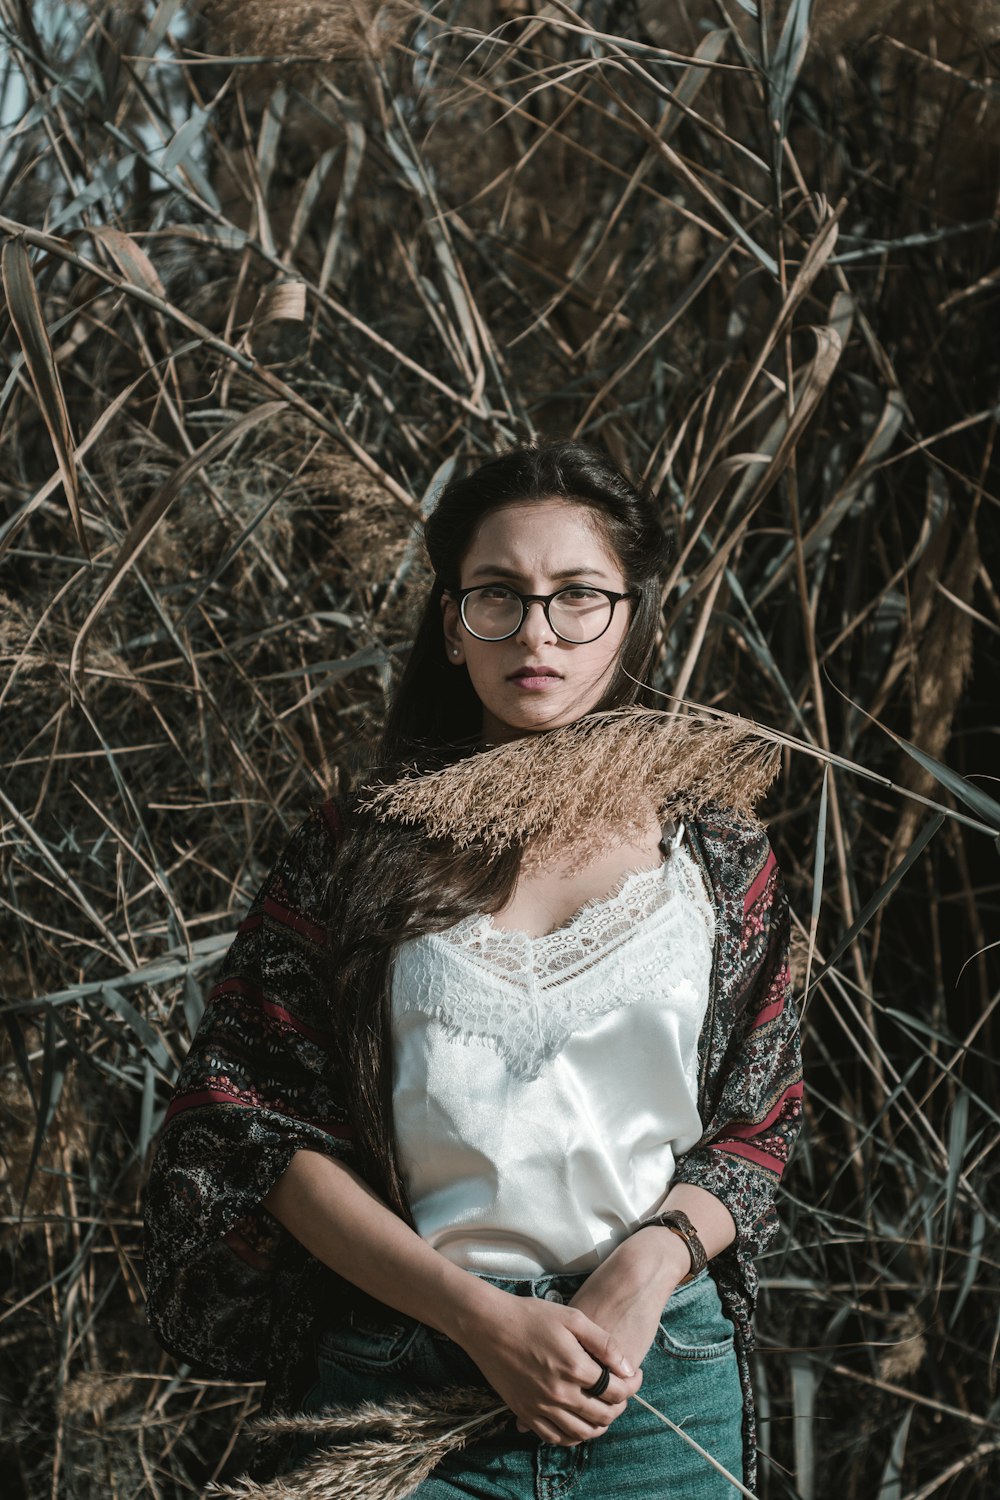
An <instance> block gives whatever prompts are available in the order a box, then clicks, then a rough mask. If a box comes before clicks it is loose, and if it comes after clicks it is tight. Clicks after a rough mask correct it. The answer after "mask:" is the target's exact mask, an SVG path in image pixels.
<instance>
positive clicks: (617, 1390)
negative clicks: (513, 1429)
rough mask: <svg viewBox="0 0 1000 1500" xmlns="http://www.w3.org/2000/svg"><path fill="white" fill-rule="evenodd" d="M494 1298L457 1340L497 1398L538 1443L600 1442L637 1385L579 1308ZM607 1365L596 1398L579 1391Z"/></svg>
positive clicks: (499, 1294)
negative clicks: (597, 1439) (608, 1374)
mask: <svg viewBox="0 0 1000 1500" xmlns="http://www.w3.org/2000/svg"><path fill="white" fill-rule="evenodd" d="M492 1290H493V1291H494V1292H495V1293H496V1298H495V1300H492V1299H491V1304H490V1306H489V1309H488V1310H484V1309H482V1308H480V1309H479V1312H478V1316H477V1317H476V1319H475V1321H474V1323H473V1325H472V1327H471V1329H470V1330H469V1331H466V1332H464V1333H463V1336H462V1338H461V1340H460V1342H461V1344H462V1347H463V1348H464V1349H465V1352H466V1353H467V1354H468V1355H469V1357H470V1358H471V1359H472V1360H474V1361H475V1363H476V1364H477V1365H478V1366H479V1369H480V1370H481V1371H482V1373H483V1375H484V1376H485V1377H486V1379H487V1380H488V1381H489V1383H490V1385H491V1386H492V1387H493V1389H494V1390H495V1391H496V1392H497V1394H498V1395H499V1396H500V1397H501V1398H502V1399H503V1401H505V1402H506V1404H507V1405H508V1406H509V1407H510V1409H511V1411H512V1412H513V1413H514V1414H515V1416H516V1417H517V1418H518V1421H519V1424H521V1425H523V1426H524V1427H527V1428H529V1429H530V1430H531V1431H532V1432H534V1433H536V1434H537V1436H538V1437H540V1438H541V1440H542V1442H544V1443H558V1444H560V1445H563V1446H574V1445H575V1444H577V1443H582V1442H584V1441H585V1440H586V1439H588V1438H595V1437H600V1436H601V1434H602V1433H603V1432H604V1431H605V1430H606V1429H607V1428H608V1427H609V1426H610V1424H611V1423H612V1422H613V1421H614V1420H615V1418H616V1417H619V1416H621V1414H622V1412H623V1411H624V1410H625V1406H626V1403H627V1401H628V1398H629V1397H630V1396H632V1395H634V1393H635V1392H636V1391H637V1390H638V1389H639V1386H640V1385H641V1384H642V1371H641V1370H639V1371H633V1369H632V1366H631V1365H630V1363H629V1362H628V1360H627V1359H626V1358H625V1356H624V1355H623V1354H622V1352H621V1350H620V1349H619V1348H618V1347H617V1345H616V1344H615V1342H614V1340H613V1339H612V1337H611V1336H610V1334H608V1333H606V1332H605V1331H604V1329H603V1328H601V1327H599V1325H598V1324H597V1323H594V1322H592V1321H591V1319H590V1318H588V1317H587V1316H586V1314H585V1313H582V1312H581V1311H580V1310H579V1308H575V1307H564V1306H563V1305H562V1304H561V1303H557V1302H546V1301H543V1300H542V1299H541V1298H537V1299H536V1298H533V1297H518V1296H515V1295H514V1294H513V1293H511V1292H504V1291H501V1290H500V1288H493V1289H492ZM601 1365H607V1366H608V1369H609V1370H610V1372H611V1380H610V1382H609V1384H608V1387H607V1389H606V1390H605V1392H604V1393H603V1395H601V1396H587V1395H585V1394H584V1391H585V1390H586V1388H587V1387H588V1386H592V1385H593V1384H594V1383H595V1382H596V1381H597V1380H598V1379H599V1378H600V1374H601V1368H600V1367H601Z"/></svg>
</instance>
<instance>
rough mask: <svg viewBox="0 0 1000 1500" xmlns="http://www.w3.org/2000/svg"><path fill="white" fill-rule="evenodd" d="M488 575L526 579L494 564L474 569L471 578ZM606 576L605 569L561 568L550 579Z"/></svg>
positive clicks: (486, 564)
mask: <svg viewBox="0 0 1000 1500" xmlns="http://www.w3.org/2000/svg"><path fill="white" fill-rule="evenodd" d="M487 573H488V574H489V575H490V577H491V578H514V579H519V578H524V577H525V574H524V573H518V571H517V570H516V568H498V567H494V566H493V564H492V563H484V564H483V565H482V567H479V568H474V569H473V571H472V573H471V575H470V577H472V578H480V577H482V576H483V575H484V574H487ZM606 576H607V575H606V574H605V572H604V570H603V568H560V570H559V572H558V573H550V574H549V577H550V578H583V577H590V578H604V577H606Z"/></svg>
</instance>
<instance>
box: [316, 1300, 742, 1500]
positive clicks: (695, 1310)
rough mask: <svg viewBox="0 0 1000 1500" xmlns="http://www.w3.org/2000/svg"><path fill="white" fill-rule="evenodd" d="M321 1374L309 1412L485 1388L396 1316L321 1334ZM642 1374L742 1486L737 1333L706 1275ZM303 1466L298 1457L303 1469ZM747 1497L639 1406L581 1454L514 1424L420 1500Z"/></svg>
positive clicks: (672, 1318) (430, 1332)
mask: <svg viewBox="0 0 1000 1500" xmlns="http://www.w3.org/2000/svg"><path fill="white" fill-rule="evenodd" d="M484 1279H485V1280H488V1281H490V1282H492V1283H493V1285H494V1286H499V1287H502V1288H503V1289H504V1290H505V1291H509V1292H513V1293H514V1294H515V1295H517V1296H521V1297H545V1298H548V1299H549V1300H551V1301H558V1300H561V1301H565V1302H568V1301H569V1300H570V1299H571V1297H572V1296H573V1295H574V1293H575V1292H576V1291H577V1289H578V1288H579V1286H580V1285H581V1284H582V1282H583V1281H584V1280H585V1279H586V1278H585V1276H583V1275H558V1274H556V1275H550V1276H541V1277H538V1278H537V1279H534V1280H510V1279H506V1278H503V1277H496V1276H490V1277H486V1278H484ZM378 1306H379V1305H378V1304H374V1307H378ZM317 1362H318V1379H317V1381H316V1383H315V1385H314V1386H313V1388H312V1389H311V1390H310V1391H309V1393H308V1395H307V1396H306V1398H305V1400H304V1401H303V1409H304V1410H305V1411H321V1410H323V1409H325V1408H326V1407H328V1406H354V1405H357V1404H358V1403H359V1402H360V1401H364V1400H376V1401H377V1400H384V1399H385V1398H386V1397H391V1396H402V1395H406V1394H407V1393H408V1392H409V1391H413V1390H418V1389H419V1390H423V1391H428V1390H431V1391H432V1390H434V1389H435V1388H438V1387H444V1386H450V1385H452V1386H453V1385H472V1386H485V1384H486V1382H485V1380H484V1378H483V1376H482V1374H481V1373H480V1371H479V1370H478V1368H477V1367H476V1365H475V1364H474V1363H473V1361H472V1360H471V1359H470V1358H469V1356H468V1355H467V1354H466V1353H465V1352H464V1350H462V1349H460V1348H459V1346H458V1345H457V1344H455V1343H453V1342H452V1340H451V1339H449V1338H447V1337H446V1336H445V1335H444V1334H442V1333H438V1332H437V1331H436V1330H435V1329H432V1328H429V1327H428V1326H427V1325H426V1324H424V1323H418V1322H416V1321H415V1320H414V1319H413V1318H408V1317H406V1316H405V1315H404V1314H402V1313H393V1312H391V1311H390V1310H389V1309H387V1308H382V1309H381V1310H380V1313H379V1314H373V1315H372V1316H371V1317H366V1316H365V1315H364V1314H360V1315H356V1316H355V1318H354V1319H353V1321H352V1322H351V1323H349V1324H346V1325H344V1326H341V1327H338V1328H335V1329H329V1330H327V1331H325V1332H323V1333H321V1335H320V1337H319V1343H318V1356H317ZM642 1372H643V1379H642V1387H641V1389H640V1392H639V1394H640V1395H641V1396H642V1397H643V1398H644V1399H645V1400H646V1401H648V1402H649V1403H650V1404H651V1405H652V1406H655V1407H656V1408H657V1409H658V1410H659V1411H662V1412H663V1413H664V1414H665V1415H666V1416H668V1417H670V1419H671V1420H672V1421H673V1422H676V1423H677V1425H678V1426H680V1427H683V1429H684V1431H685V1432H687V1433H689V1434H690V1435H691V1437H693V1438H694V1439H695V1441H696V1442H698V1443H699V1444H700V1445H701V1447H703V1448H704V1449H706V1451H707V1452H709V1453H711V1455H712V1456H713V1458H715V1459H716V1460H717V1461H718V1462H719V1463H721V1464H722V1465H723V1466H724V1467H725V1468H727V1469H728V1470H729V1471H730V1473H732V1474H734V1475H735V1476H736V1477H737V1478H738V1479H741V1480H742V1478H743V1440H742V1414H743V1399H742V1393H741V1390H740V1381H739V1371H738V1368H737V1364H736V1356H735V1353H734V1352H733V1326H732V1324H731V1323H730V1322H729V1320H728V1319H727V1318H726V1316H725V1314H724V1313H723V1311H722V1307H721V1304H720V1302H719V1294H718V1292H717V1291H716V1288H715V1282H714V1281H713V1280H712V1278H711V1276H710V1275H709V1273H708V1272H707V1271H703V1272H702V1273H701V1275H700V1276H698V1277H696V1279H695V1280H694V1281H691V1282H688V1283H687V1285H686V1286H680V1287H678V1288H677V1290H676V1291H675V1292H674V1293H673V1295H672V1296H671V1298H670V1300H669V1302H668V1303H667V1306H666V1307H665V1308H664V1311H663V1316H662V1320H661V1322H660V1326H659V1328H658V1330H657V1332H656V1336H655V1338H654V1340H653V1343H652V1345H651V1347H650V1349H649V1352H648V1354H647V1355H646V1358H645V1360H644V1361H643V1365H642ZM317 1446H320V1444H317ZM304 1456H305V1449H304V1446H300V1447H299V1449H298V1452H297V1454H296V1459H295V1462H300V1461H301V1459H302V1458H303V1457H304ZM738 1493H739V1492H738V1491H737V1490H736V1489H734V1488H733V1486H732V1485H731V1484H730V1483H729V1481H728V1480H727V1479H724V1478H723V1476H722V1475H721V1474H719V1472H718V1471H717V1470H716V1469H713V1468H712V1467H711V1465H710V1464H707V1463H706V1462H705V1460H704V1459H703V1458H702V1457H701V1455H700V1454H698V1453H696V1452H695V1450H694V1449H693V1448H691V1447H690V1445H689V1444H688V1443H686V1442H685V1441H684V1439H683V1438H681V1437H678V1436H677V1434H676V1433H674V1432H672V1431H671V1430H670V1428H669V1427H666V1426H665V1425H664V1424H663V1423H662V1422H660V1421H658V1420H657V1418H656V1417H654V1416H653V1414H652V1413H651V1412H649V1411H647V1410H646V1409H645V1407H643V1406H640V1405H639V1403H638V1402H636V1401H630V1402H629V1403H628V1405H627V1407H626V1408H625V1411H624V1412H623V1413H622V1415H621V1416H620V1417H618V1418H617V1419H616V1420H615V1421H614V1422H612V1424H611V1426H610V1427H609V1428H608V1429H607V1431H606V1432H605V1433H603V1434H602V1436H601V1437H599V1438H594V1439H592V1440H591V1441H589V1442H584V1443H579V1444H577V1445H576V1446H575V1447H563V1446H557V1445H555V1444H551V1443H543V1442H541V1441H540V1440H539V1439H538V1438H537V1437H536V1436H535V1435H534V1434H533V1433H528V1434H522V1433H518V1432H517V1431H516V1430H515V1427H514V1425H513V1418H512V1420H511V1425H510V1426H509V1427H507V1428H505V1429H504V1430H503V1431H502V1432H500V1433H498V1434H496V1435H495V1436H493V1437H490V1438H487V1439H485V1440H483V1441H482V1442H479V1443H476V1444H472V1445H470V1446H469V1447H467V1448H464V1449H462V1450H461V1451H460V1452H457V1453H455V1454H454V1455H452V1456H449V1457H447V1458H445V1459H444V1460H443V1461H442V1463H440V1464H439V1465H438V1467H437V1468H436V1469H435V1470H434V1472H433V1473H432V1474H431V1476H430V1478H429V1479H426V1480H425V1481H424V1482H423V1484H421V1485H420V1487H419V1488H418V1489H417V1490H416V1491H415V1492H414V1495H415V1496H416V1497H418V1500H501V1497H502V1500H611V1497H614V1500H674V1497H676V1500H735V1497H736V1496H737V1495H738ZM345 1500H347V1497H345Z"/></svg>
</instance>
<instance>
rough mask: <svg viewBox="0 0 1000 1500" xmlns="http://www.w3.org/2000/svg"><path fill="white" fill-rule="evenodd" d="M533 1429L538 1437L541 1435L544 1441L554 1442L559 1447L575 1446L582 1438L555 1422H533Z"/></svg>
mask: <svg viewBox="0 0 1000 1500" xmlns="http://www.w3.org/2000/svg"><path fill="white" fill-rule="evenodd" d="M531 1431H532V1432H533V1433H534V1434H535V1436H536V1437H540V1438H541V1440H542V1442H543V1443H554V1444H555V1446H556V1447H558V1448H575V1447H576V1445H577V1444H578V1443H581V1442H583V1439H582V1438H578V1437H572V1436H571V1435H570V1434H569V1433H568V1432H566V1431H565V1429H564V1428H562V1427H557V1426H556V1424H555V1423H554V1422H546V1421H541V1420H540V1421H538V1422H533V1423H532V1424H531Z"/></svg>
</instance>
